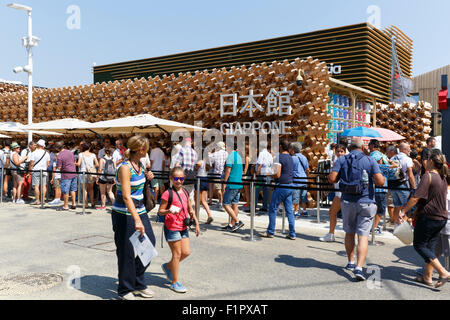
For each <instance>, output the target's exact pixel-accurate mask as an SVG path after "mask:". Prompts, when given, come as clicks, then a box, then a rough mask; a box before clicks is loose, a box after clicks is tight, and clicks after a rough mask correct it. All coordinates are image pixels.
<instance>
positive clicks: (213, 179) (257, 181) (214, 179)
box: [0, 168, 411, 245]
mask: <svg viewBox="0 0 450 320" xmlns="http://www.w3.org/2000/svg"><path fill="white" fill-rule="evenodd" d="M4 170H5V169H4V168H1V184H0V185H1V186H2V187H3V181H4ZM9 170H11V171H21V172H34V173H36V172H37V173H39V175H40V197H41V198H40V203H41V208H42V209H43V208H44V199H43V184H42V182H43V175H44V172H46V173H48V174H53V173H61V174H63V173H65V174H77V175H78V177H80V178H81V179H78V183H79V188H78V190H80V189H81V190H80V191H81V193H79V195H78V204H80V201H81V202H82V213H81V214H85V213H86V199H85V191H86V176H87V175H97V176H109V177H115V175H105V174H103V173H88V172H68V171H48V170H24V169H12V168H11V169H9ZM153 174H154V176H155V178H156V179H161V180H163V181H168V180H169V176H168V172H163V171H153ZM311 174H313V175H316V177H304V178H295V179H294V183H302V184H306V185H307V186H287V185H281V186H280V185H279V184H276V183H264V182H262V179H263V178H264V177H265V176H256V175H252V176H244V177H243V182H242V183H232V182H224V181H223V180H221V177H220V175H214V174H208V176H206V177H204V176H196V177H195V178H194V179H186V180H185V185H193V184H194V185H196V186H197V190H200V182H201V181H204V182H207V183H214V184H225V185H232V184H234V185H244V186H250V237H249V238H248V240H249V241H255V240H256V238H255V236H254V227H255V223H254V219H255V211H256V203H255V199H256V189H257V188H261V187H269V188H279V187H282V188H285V189H293V190H307V191H316V192H317V197H316V199H317V201H316V219H317V223H318V224H320V223H321V220H320V211H321V192H327V191H328V192H339V189H336V188H334V187H333V185H331V184H330V183H328V182H321V179H320V178H321V176H328V173H321V172H314V173H311ZM322 179H324V178H323V177H322ZM49 180H50V179H49ZM80 180H81V181H80ZM305 180H307V181H305ZM308 180H315V181H311V182H310V181H308ZM310 185H315V186H316V187H311V186H310ZM322 186H329V187H328V188H326V187H322ZM330 186H331V187H330ZM80 187H81V188H80ZM380 189H388V190H407V191H411V189H407V188H387V187H380ZM0 203H3V197H0ZM195 214H196V216H197V218H199V216H200V193H199V192H197V197H196V199H195ZM285 219H286V213H285V210H283V211H282V233H285ZM384 226H386V215H384ZM371 244H372V245H375V244H376V242H375V232H374V230H373V228H372V238H371Z"/></svg>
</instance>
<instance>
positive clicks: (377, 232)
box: [373, 227, 383, 235]
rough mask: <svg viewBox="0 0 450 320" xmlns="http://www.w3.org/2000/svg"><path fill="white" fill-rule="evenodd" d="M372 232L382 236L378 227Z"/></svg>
mask: <svg viewBox="0 0 450 320" xmlns="http://www.w3.org/2000/svg"><path fill="white" fill-rule="evenodd" d="M373 232H374V233H375V234H376V235H382V234H383V232H381V229H380V227H377V228H375V229H374V230H373Z"/></svg>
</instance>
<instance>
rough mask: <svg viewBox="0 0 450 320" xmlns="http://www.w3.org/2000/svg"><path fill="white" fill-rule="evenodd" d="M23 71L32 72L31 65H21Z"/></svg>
mask: <svg viewBox="0 0 450 320" xmlns="http://www.w3.org/2000/svg"><path fill="white" fill-rule="evenodd" d="M23 71H25V72H26V73H33V66H30V65H27V66H25V67H23Z"/></svg>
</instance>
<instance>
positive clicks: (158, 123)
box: [90, 114, 207, 134]
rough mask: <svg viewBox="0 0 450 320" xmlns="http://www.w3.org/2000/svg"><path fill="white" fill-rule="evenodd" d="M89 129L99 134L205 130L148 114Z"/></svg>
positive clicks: (108, 122) (98, 123) (108, 121)
mask: <svg viewBox="0 0 450 320" xmlns="http://www.w3.org/2000/svg"><path fill="white" fill-rule="evenodd" d="M90 128H91V129H92V131H95V132H96V133H99V134H100V133H101V134H125V133H154V132H161V131H163V132H166V133H169V132H173V131H175V130H177V129H186V130H188V131H191V132H192V131H195V130H198V131H206V130H207V129H205V128H201V127H196V126H192V125H189V124H184V123H180V122H176V121H171V120H165V119H161V118H156V117H154V116H152V115H149V114H141V115H137V116H131V117H125V118H120V119H114V120H107V121H101V122H97V123H93V124H92V126H91V127H90Z"/></svg>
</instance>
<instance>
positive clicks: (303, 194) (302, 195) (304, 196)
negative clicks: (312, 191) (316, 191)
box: [292, 189, 308, 204]
mask: <svg viewBox="0 0 450 320" xmlns="http://www.w3.org/2000/svg"><path fill="white" fill-rule="evenodd" d="M300 202H301V203H308V190H298V189H295V190H294V191H293V192H292V203H293V204H299V203H300Z"/></svg>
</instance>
